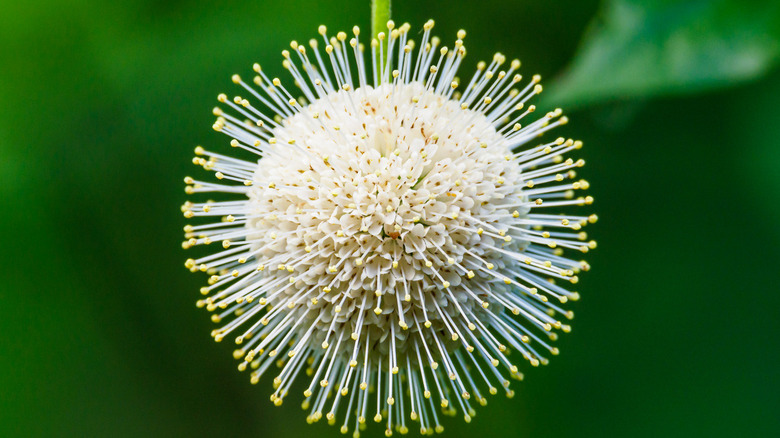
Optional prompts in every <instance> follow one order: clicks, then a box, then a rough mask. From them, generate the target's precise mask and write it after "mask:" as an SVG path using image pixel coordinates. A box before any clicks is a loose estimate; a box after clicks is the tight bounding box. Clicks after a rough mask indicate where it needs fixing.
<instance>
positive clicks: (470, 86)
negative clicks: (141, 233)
mask: <svg viewBox="0 0 780 438" xmlns="http://www.w3.org/2000/svg"><path fill="white" fill-rule="evenodd" d="M432 27H433V21H429V22H428V23H426V24H425V26H424V33H423V34H422V39H421V41H420V43H419V47H420V50H418V51H416V52H415V50H414V47H415V43H413V42H412V41H411V40H410V39H409V33H408V30H409V25H408V24H404V25H403V26H401V27H400V28H398V29H395V28H394V25H393V23H392V22H389V23H388V30H389V33H388V35H385V34H384V33H383V34H380V35H379V37H378V39H377V40H373V41H372V42H371V44H370V48H369V49H368V50H364V46H363V45H362V44H361V43H360V42H359V35H360V31H359V29H358V28H357V27H355V28H354V29H353V34H354V37H353V38H351V39H349V40H347V35H346V34H345V33H344V32H339V33H338V34H337V35H336V37H335V38H328V36H327V33H326V29H325V27H324V26H321V27H320V32H319V33H320V34H321V36H322V39H323V41H324V52H323V51H322V50H320V47H319V43H318V41H317V40H311V41H310V43H309V48H305V47H304V46H303V45H299V44H298V43H296V42H293V43H291V47H292V51H291V52H288V51H284V52H282V53H283V56H284V58H285V59H284V61H283V63H284V67H285V68H286V69H287V70H289V72H290V74H291V75H292V76H293V79H294V80H295V83H296V85H297V86H298V87H299V92H300V93H301V94H302V95H303V97H300V98H295V97H293V94H292V93H293V91H292V90H290V89H287V88H285V87H284V86H283V85H282V84H281V81H279V79H269V78H268V77H267V76H266V75H265V73H264V72H263V70H262V69H261V68H260V66H259V65H257V64H255V66H254V70H255V72H256V73H257V76H255V78H254V83H255V85H256V87H253V86H251V85H249V84H247V83H246V82H244V81H243V80H242V79H241V78H240V77H239V76H237V75H235V76H233V82H235V83H236V84H238V85H239V86H241V87H242V88H243V89H244V90H245V93H246V94H245V95H244V96H243V97H241V96H236V97H235V98H232V99H229V98H228V97H227V96H225V95H220V96H219V100H220V102H222V103H224V104H225V105H226V106H227V107H229V108H230V109H229V110H228V111H226V112H223V110H222V109H219V108H217V109H215V110H214V112H215V114H216V115H217V116H218V118H217V121H216V123H215V124H214V129H216V130H217V131H220V132H223V133H225V134H227V135H229V136H230V137H232V140H231V145H232V146H234V147H236V148H238V149H243V150H244V151H247V152H248V153H245V155H246V157H247V158H249V159H239V158H233V157H230V156H226V155H222V154H218V153H215V152H207V151H205V150H203V149H202V148H200V147H198V148H197V149H196V154H197V156H196V157H195V159H194V162H195V163H196V164H199V165H202V166H203V167H204V168H205V169H207V170H213V171H215V172H216V177H217V178H218V179H219V180H221V181H220V182H219V183H214V182H204V181H195V180H193V179H192V178H189V177H188V178H186V180H185V181H186V182H187V184H188V186H187V193H201V192H221V193H227V194H229V196H226V199H227V200H224V201H217V202H215V201H207V202H199V203H191V202H188V203H186V204H185V205H184V207H183V211H184V214H185V216H186V217H188V218H190V217H204V216H214V217H219V218H221V220H220V221H217V222H213V223H201V224H198V225H188V226H187V227H185V231H186V237H187V239H188V240H187V241H185V242H184V246H185V248H188V247H191V246H195V245H209V244H210V243H211V244H213V245H216V246H219V247H221V248H220V250H219V251H215V252H214V253H213V254H211V255H207V256H204V257H201V258H199V259H189V260H188V261H187V263H186V266H187V267H188V268H190V269H191V270H192V271H198V270H200V271H206V272H208V273H210V274H211V277H210V279H209V282H208V284H209V285H208V286H206V287H204V288H202V292H203V293H204V294H205V295H208V297H207V298H206V299H204V300H200V301H198V305H199V306H206V307H207V308H208V310H210V311H214V312H215V313H214V314H213V317H212V319H213V320H214V321H215V322H221V321H225V325H223V326H222V327H221V328H218V329H216V330H214V331H213V333H212V335H213V336H214V338H215V339H216V340H217V341H220V340H222V339H223V338H224V337H226V336H228V335H231V336H234V337H235V339H236V343H238V344H240V345H241V346H240V349H239V350H236V352H235V357H236V358H237V359H239V360H241V361H242V362H241V363H240V365H239V369H240V370H242V371H243V370H245V369H247V368H251V369H253V370H254V371H252V376H251V380H252V383H256V382H258V380H259V378H260V376H261V375H262V374H264V373H266V372H269V373H271V374H274V375H275V376H274V377H273V387H274V391H273V394H272V395H271V400H272V401H273V402H274V403H275V404H277V405H280V404H282V401H283V399H284V398H285V397H286V396H287V395H288V391H289V388H290V385H291V384H292V382H293V381H294V380H295V379H296V378H297V377H299V376H301V377H303V378H304V379H305V380H306V381H307V382H308V385H307V388H306V390H305V392H304V396H305V400H304V402H303V405H304V408H306V409H309V410H310V414H309V416H308V419H309V421H317V420H319V419H320V418H321V417H322V416H323V414H324V415H325V416H326V418H327V419H328V421H329V422H330V423H331V424H333V423H336V422H337V421H338V422H339V423H340V424H342V431H343V432H345V433H346V432H347V431H348V430H350V429H352V430H354V431H355V436H358V435H359V430H360V427H359V425H360V424H362V423H364V422H365V421H366V418H374V420H375V421H377V422H384V423H385V424H386V427H387V430H386V433H387V434H388V435H389V434H391V433H392V431H393V430H394V429H395V430H399V431H401V432H402V433H404V432H406V431H407V430H408V426H407V425H408V423H409V421H417V422H419V425H420V429H421V432H423V433H426V432H430V431H433V430H436V431H441V429H442V426H441V421H440V417H439V413H438V412H437V411H439V408H438V407H437V406H435V405H439V406H440V407H441V408H442V410H443V412H444V413H445V414H454V413H455V412H456V411H461V412H463V414H464V416H465V419H466V421H470V419H471V417H472V416H474V414H475V412H474V409H473V408H472V406H473V405H474V403H479V404H483V405H484V404H485V403H486V398H485V396H486V395H487V394H488V393H490V394H495V393H497V392H498V391H499V390H501V391H504V392H505V393H506V394H507V395H509V396H511V395H512V394H513V392H512V391H511V390H510V389H509V378H510V377H511V378H515V379H522V376H523V374H522V373H521V372H520V371H519V369H518V367H519V366H521V362H522V360H521V359H524V361H527V362H528V363H530V364H531V365H532V366H537V365H539V364H540V363H541V364H546V363H547V359H546V357H545V355H546V354H548V353H549V354H553V355H554V354H557V353H558V350H557V349H556V348H555V347H552V346H551V345H550V343H549V341H550V340H555V338H556V337H557V335H556V333H555V330H562V331H564V332H567V331H569V330H570V327H569V326H568V325H566V324H563V323H562V322H561V321H560V319H561V317H563V318H568V319H570V318H572V317H573V314H572V313H571V312H569V311H566V310H564V309H562V308H561V307H559V304H561V303H565V302H566V301H567V300H569V299H572V300H576V299H577V298H578V294H577V292H571V291H569V290H568V289H566V288H565V287H563V286H561V285H559V284H558V283H576V282H577V276H576V274H577V273H578V272H579V271H580V270H587V269H588V265H587V263H585V262H583V261H574V260H571V259H569V258H568V257H566V256H564V249H566V250H573V251H579V252H587V251H588V249H589V248H593V247H595V242H585V240H586V239H587V236H586V235H585V233H584V232H583V231H581V228H582V226H583V225H585V224H587V223H588V222H594V221H595V220H596V217H595V216H573V215H569V214H565V215H564V214H555V210H556V208H555V207H564V206H574V205H583V204H590V203H591V202H592V198H590V197H575V192H576V191H577V190H578V189H586V188H587V186H588V183H587V182H585V181H583V180H576V176H575V171H574V169H575V168H577V167H581V166H582V165H583V164H584V163H583V161H582V160H579V161H575V160H572V159H565V158H563V154H565V153H567V152H569V151H572V150H574V149H578V148H580V147H581V145H582V144H581V142H579V141H572V140H565V139H563V138H558V139H555V140H551V141H547V142H543V143H542V144H536V143H534V144H533V145H531V146H526V145H527V144H528V143H529V142H531V141H534V140H536V139H537V138H538V137H539V136H540V135H541V134H542V133H544V132H546V131H548V130H550V129H552V128H554V127H556V126H558V125H561V124H564V123H566V118H565V117H561V111H560V110H555V111H553V112H550V113H547V114H545V115H544V116H543V117H541V118H538V119H536V120H532V121H530V122H528V123H527V124H525V125H521V122H522V123H525V121H526V120H527V119H529V118H530V117H529V116H530V114H531V113H533V112H534V110H535V107H534V106H533V105H528V104H527V102H528V100H529V99H531V98H532V97H533V96H534V95H536V94H539V93H540V92H541V91H542V87H541V85H539V80H540V78H539V77H538V76H534V77H533V78H532V79H531V80H530V81H526V82H525V83H524V82H523V80H522V78H521V77H520V75H519V74H517V73H516V72H517V69H518V67H519V66H520V62H519V61H512V62H510V63H509V66H508V68H506V69H504V70H502V69H501V67H502V66H503V65H504V64H505V58H504V56H503V55H501V54H496V55H495V56H494V58H493V60H492V62H491V63H489V64H487V65H486V63H484V62H481V63H479V64H478V66H477V71H476V73H475V74H474V75H473V76H472V77H471V79H470V80H469V82H468V83H467V84H460V82H459V81H460V80H459V79H458V78H457V76H456V73H457V71H458V68H459V66H460V64H461V62H462V61H463V58H464V56H465V54H466V49H465V47H464V46H463V38H464V37H465V32H463V31H460V32H458V40H457V41H456V42H455V45H454V47H452V48H451V49H448V48H446V47H442V46H441V45H440V42H439V40H438V38H435V37H433V38H432V37H431V35H430V31H431V28H432ZM366 52H368V53H366ZM385 53H389V54H390V56H389V57H388V56H386V55H385ZM369 67H373V68H369ZM370 72H373V74H370ZM460 90H462V91H460ZM297 93H298V92H296V94H297ZM306 102H310V103H308V104H307V103H306ZM250 153H251V154H250ZM252 154H256V155H252ZM250 157H254V158H250ZM549 207H553V208H552V209H549ZM548 211H549V213H548ZM510 350H514V351H515V352H516V354H514V355H512V356H509V355H508V354H509V352H510ZM302 375H303V376H302ZM434 401H435V402H434Z"/></svg>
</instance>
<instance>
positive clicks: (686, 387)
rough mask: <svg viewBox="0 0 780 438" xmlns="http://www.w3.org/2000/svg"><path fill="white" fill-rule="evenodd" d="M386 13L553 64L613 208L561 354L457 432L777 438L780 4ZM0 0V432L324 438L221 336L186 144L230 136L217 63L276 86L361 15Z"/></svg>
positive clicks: (601, 228)
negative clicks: (190, 249)
mask: <svg viewBox="0 0 780 438" xmlns="http://www.w3.org/2000/svg"><path fill="white" fill-rule="evenodd" d="M394 3H395V4H394V11H393V17H394V18H395V20H396V22H403V21H409V22H410V23H411V24H412V25H413V27H414V28H419V27H420V26H422V24H423V22H424V21H425V20H426V19H428V18H434V19H436V20H437V27H436V29H437V34H438V35H440V36H442V37H444V38H443V39H444V40H445V41H450V40H453V39H454V36H455V32H456V31H457V29H459V28H465V29H466V30H468V32H469V34H468V37H467V39H466V44H467V46H468V47H469V56H468V57H467V60H466V63H465V65H466V67H467V69H470V68H472V67H473V66H474V65H475V64H476V62H477V61H478V60H480V59H486V58H489V57H490V56H491V55H492V53H493V52H494V51H501V52H502V53H505V54H507V56H508V57H510V59H511V58H512V57H515V56H517V57H520V58H521V59H522V60H523V65H524V67H523V69H522V71H523V73H525V74H526V76H527V77H528V76H530V75H531V74H533V73H541V74H542V75H543V76H544V78H545V81H544V84H545V90H546V91H545V93H543V94H542V96H541V99H540V100H539V101H538V103H539V105H540V106H541V107H542V108H543V109H552V108H554V107H555V106H563V107H564V108H565V109H567V113H568V114H569V115H570V118H571V123H570V124H569V125H567V126H566V127H564V129H560V130H558V131H556V133H555V134H554V135H565V136H567V137H576V138H580V139H582V140H583V141H584V142H585V146H586V147H585V148H584V149H583V150H582V151H581V157H582V158H585V159H586V160H587V161H588V165H587V166H586V167H585V168H584V169H583V171H582V172H581V173H580V174H581V175H582V176H584V177H586V178H587V179H588V180H589V181H590V182H591V184H592V189H591V194H593V195H594V196H595V198H596V203H595V204H594V210H595V212H596V213H598V214H599V216H600V218H601V220H600V221H599V223H598V224H596V225H594V226H592V227H591V228H590V229H589V231H590V233H591V235H592V236H593V237H595V238H596V239H597V240H598V242H599V248H598V250H597V251H594V252H591V253H590V254H589V255H588V259H589V261H590V263H591V264H592V266H593V270H592V271H591V272H590V273H588V274H587V275H585V276H583V278H582V281H581V283H580V285H579V290H580V292H581V294H582V296H583V299H582V300H581V301H580V302H578V303H574V304H573V306H572V308H573V309H574V310H575V313H576V314H577V318H576V320H575V321H574V324H573V325H574V330H573V332H572V333H571V334H569V335H566V336H563V337H562V339H561V340H560V341H559V342H558V346H559V347H560V349H561V351H562V353H561V355H560V356H559V357H556V358H554V360H553V361H552V362H551V364H550V365H549V366H547V367H542V368H539V369H531V370H526V380H525V382H524V383H521V384H520V385H519V386H518V387H517V388H516V389H517V396H516V397H515V398H514V399H512V400H505V399H502V398H499V397H498V396H497V397H496V398H493V399H491V400H490V403H489V405H488V406H487V408H482V409H480V410H479V411H478V415H477V417H475V419H474V421H473V422H472V423H471V424H470V425H464V424H463V423H462V420H461V419H460V418H458V419H454V420H451V421H449V422H447V423H445V426H446V428H447V431H446V433H447V436H450V437H453V438H454V437H469V436H474V435H477V434H485V433H489V434H490V436H505V437H539V436H545V437H609V436H616V437H657V436H665V437H691V436H708V437H716V436H757V437H769V436H780V415H778V412H779V411H780V376H779V375H778V374H779V373H778V364H780V353H778V352H779V351H780V348H778V347H779V345H778V344H779V341H778V337H777V335H778V333H780V331H779V330H778V329H779V328H780V327H779V326H780V318H778V317H777V309H778V306H780V280H778V273H780V267H779V266H778V265H779V263H778V262H780V141H779V140H778V139H780V111H779V110H778V104H780V74H779V73H780V72H778V71H777V69H776V68H775V66H776V64H777V62H778V60H779V59H780V45H779V44H780V43H779V41H780V9H779V8H780V6H778V4H779V3H780V2H777V1H747V2H745V1H738V0H709V1H704V0H699V1H679V2H675V1H664V0H651V1H640V0H604V1H597V0H568V1H557V2H550V1H541V0H523V1H514V0H512V1H510V0H504V1H500V0H482V1H467V0H459V1H454V0H451V1H417V0H396V1H395V2H394ZM0 10H1V11H2V12H0V237H1V240H0V242H2V247H1V248H2V249H0V266H2V272H3V275H2V277H3V279H2V282H0V306H2V307H0V309H2V310H0V436H3V437H38V436H41V437H44V436H45V437H50V436H63V437H66V436H95V437H100V436H110V437H114V438H118V437H137V436H144V437H147V436H148V437H170V436H191V437H197V436H210V437H215V436H225V437H227V436H239V435H240V436H243V437H251V436H262V437H274V436H287V437H290V436H293V437H297V436H304V435H303V434H314V435H316V436H323V437H329V436H333V437H335V436H340V435H339V434H338V431H337V430H336V429H335V428H331V427H328V426H327V425H325V424H324V422H322V423H320V424H317V425H314V426H308V425H306V423H305V421H304V415H305V414H304V413H303V412H301V411H300V410H299V409H298V407H297V403H296V402H294V400H293V398H294V397H293V398H290V399H289V401H288V403H285V406H284V407H282V408H275V407H273V406H272V404H271V403H270V401H269V400H268V390H269V388H270V380H269V379H264V380H263V381H262V382H261V383H260V384H259V385H258V386H252V385H250V384H249V382H248V376H247V375H243V374H240V373H239V372H238V371H237V370H236V367H235V362H234V361H233V360H232V358H231V355H230V352H231V351H232V349H231V346H230V345H227V344H228V343H223V344H215V343H214V342H213V341H212V340H211V338H210V337H209V335H208V333H209V331H210V330H211V328H212V323H211V322H210V320H209V317H208V314H207V313H206V312H205V311H203V310H198V309H196V308H195V306H194V302H195V300H196V299H198V296H199V294H198V288H199V287H200V285H201V284H202V283H203V282H204V281H205V277H204V276H201V275H193V274H190V273H189V272H187V271H186V270H185V269H184V267H183V261H184V259H185V258H186V257H187V255H186V254H185V252H184V251H183V250H182V249H181V247H180V242H181V240H182V231H181V227H182V226H183V225H184V224H185V220H184V218H182V217H181V213H180V211H179V206H180V205H181V203H182V202H183V201H185V199H186V196H185V194H184V191H183V187H184V184H183V182H182V178H183V177H184V176H185V175H188V174H192V173H195V172H196V169H194V168H193V166H192V164H191V162H190V158H191V151H192V148H193V147H194V146H196V145H198V144H203V145H207V146H209V147H210V148H213V149H218V148H223V149H224V148H228V144H227V142H228V139H227V138H226V137H223V136H221V135H219V134H217V133H215V132H213V131H212V129H211V124H212V122H213V116H212V115H211V108H212V107H213V106H214V105H215V103H216V95H217V94H218V93H220V92H222V91H226V92H231V91H232V90H233V87H234V86H233V84H232V83H231V82H230V79H229V78H230V75H231V74H232V73H245V74H248V73H250V71H251V65H252V63H253V62H255V61H259V62H261V63H262V64H263V65H264V67H265V69H266V70H267V71H270V72H271V74H273V75H280V76H281V75H282V74H283V69H282V67H281V56H280V51H281V50H282V49H284V48H286V47H287V46H288V43H289V41H290V40H292V39H297V40H302V41H305V40H308V38H310V37H312V36H315V34H316V26H317V25H319V24H321V23H325V24H327V25H328V26H329V28H330V29H333V30H339V29H344V30H347V29H349V28H351V26H352V25H353V24H359V25H361V26H362V27H364V28H366V29H367V28H368V24H369V8H368V0H362V1H353V0H349V1H340V0H332V1H322V0H318V1H313V0H312V1H308V0H287V1H274V2H265V1H253V2H239V1H231V0H223V1H220V2H210V1H202V0H174V1H166V2H155V1H151V0H136V1H114V2H108V1H97V0H79V1H67V0H48V1H47V0H29V1H26V2H8V1H7V2H3V4H2V7H1V8H0ZM370 426H375V425H373V424H371V425H370ZM381 432H382V430H381V429H380V428H378V427H370V428H369V430H368V431H367V432H366V433H365V434H364V435H363V436H382V435H381Z"/></svg>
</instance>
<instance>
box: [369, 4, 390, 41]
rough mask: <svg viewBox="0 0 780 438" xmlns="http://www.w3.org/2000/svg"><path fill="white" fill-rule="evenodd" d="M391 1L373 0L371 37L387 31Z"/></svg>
mask: <svg viewBox="0 0 780 438" xmlns="http://www.w3.org/2000/svg"><path fill="white" fill-rule="evenodd" d="M390 3H392V0H371V38H376V36H377V35H379V32H384V33H387V22H388V20H390V9H391V6H390Z"/></svg>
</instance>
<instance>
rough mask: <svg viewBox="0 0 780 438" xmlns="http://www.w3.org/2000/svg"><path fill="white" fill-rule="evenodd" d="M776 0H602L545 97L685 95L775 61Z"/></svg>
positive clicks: (591, 100)
mask: <svg viewBox="0 0 780 438" xmlns="http://www.w3.org/2000/svg"><path fill="white" fill-rule="evenodd" d="M779 41H780V2H777V1H773V0H756V1H751V2H743V1H738V0H693V1H670V0H650V1H640V0H608V1H607V3H606V5H605V8H604V10H603V13H602V14H600V17H598V18H597V19H596V21H595V22H594V23H592V24H591V27H590V30H589V31H588V32H587V33H586V36H585V38H584V40H583V45H582V47H581V48H580V49H579V51H578V53H577V55H575V58H574V61H573V62H572V63H571V65H570V66H569V68H568V69H567V71H566V72H565V73H564V75H563V76H562V77H560V78H559V79H558V81H557V83H556V84H554V86H552V87H550V90H551V92H550V93H549V95H548V96H546V98H547V99H546V100H547V101H548V102H550V103H554V104H555V105H559V106H566V107H567V108H571V107H580V106H585V105H589V104H596V103H601V102H605V101H611V100H625V99H634V98H645V97H652V96H657V95H670V94H682V93H692V92H696V91H701V90H706V89H712V88H717V87H725V86H729V85H732V84H736V83H739V82H741V81H744V80H748V79H752V78H754V77H757V76H760V75H762V74H764V73H766V72H768V71H769V70H770V69H771V68H772V67H773V66H774V65H775V64H776V63H777V62H778V60H780V42H779Z"/></svg>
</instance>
